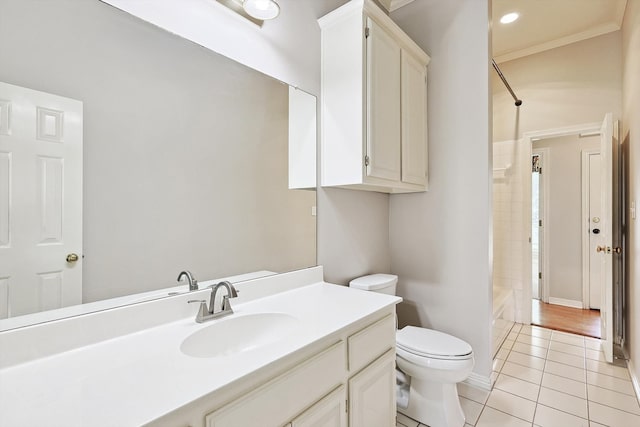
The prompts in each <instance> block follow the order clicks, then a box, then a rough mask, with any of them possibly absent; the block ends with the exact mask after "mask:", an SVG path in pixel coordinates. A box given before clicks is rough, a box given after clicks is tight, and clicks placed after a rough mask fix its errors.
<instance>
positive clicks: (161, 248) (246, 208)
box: [0, 0, 316, 330]
mask: <svg viewBox="0 0 640 427" xmlns="http://www.w3.org/2000/svg"><path fill="white" fill-rule="evenodd" d="M0 58H1V61H2V66H0V81H1V82H6V83H9V84H11V85H16V86H20V87H24V88H29V89H32V90H36V91H40V92H45V93H48V94H54V95H57V96H63V97H67V98H71V99H74V100H78V101H80V102H81V103H82V111H83V114H82V116H83V123H82V127H83V132H82V134H83V165H82V168H83V173H82V184H83V191H82V223H83V224H82V248H79V249H78V253H80V254H81V256H80V259H79V260H78V261H76V263H75V267H73V266H72V267H71V268H82V286H81V289H82V291H81V293H82V295H81V301H82V303H84V304H83V307H93V308H95V309H104V308H107V307H112V306H117V305H121V304H128V303H131V302H137V301H140V300H141V299H144V298H147V296H148V295H152V296H153V295H157V296H158V297H159V296H164V295H166V293H165V292H164V290H165V289H173V288H175V287H176V286H178V284H177V283H176V278H177V276H178V273H179V272H180V271H181V270H190V271H191V272H192V273H193V275H194V276H195V277H196V279H198V280H200V281H205V280H211V279H219V278H223V277H229V276H239V277H236V279H234V280H242V279H245V278H251V277H255V276H256V275H266V274H273V273H278V272H284V271H291V270H295V269H300V268H305V267H309V266H313V265H315V264H316V221H315V204H316V196H315V191H310V190H309V189H308V188H307V189H303V188H299V187H296V186H295V185H294V186H292V188H289V187H290V185H291V183H290V178H289V163H288V162H289V160H288V152H289V151H291V150H290V149H289V147H288V144H289V143H290V142H294V141H289V137H288V135H289V127H290V123H289V116H290V115H289V92H290V88H289V87H288V86H287V85H286V84H283V83H282V82H280V81H277V80H275V79H273V78H271V77H269V76H266V75H264V74H261V73H260V72H257V71H255V70H253V69H249V68H247V67H245V66H243V65H241V64H238V63H236V62H234V61H232V60H230V59H228V58H225V57H223V56H221V55H218V54H216V53H214V52H212V51H210V50H207V49H205V48H203V47H201V46H199V45H196V44H194V43H192V42H190V41H187V40H184V39H182V38H180V37H178V36H175V35H173V34H170V33H168V32H166V31H164V30H162V29H160V28H157V27H155V26H153V25H151V24H149V23H147V22H144V21H141V20H139V19H137V18H135V17H133V16H131V15H128V14H127V13H125V12H122V11H120V10H118V9H116V8H113V7H111V6H109V5H107V4H105V3H102V2H100V1H99V0H47V1H41V0H0ZM294 92H295V91H294ZM298 92H299V91H298ZM300 95H301V96H302V97H303V98H307V105H309V99H311V101H310V102H311V105H312V106H315V98H313V97H312V96H311V95H308V94H304V93H300ZM0 98H1V96H0ZM307 110H308V109H307ZM312 115H313V117H312V119H311V120H307V125H309V126H311V125H312V126H314V128H313V129H314V130H312V131H311V132H312V134H313V135H314V136H315V109H313V112H312ZM292 116H297V115H292ZM302 133H305V132H302ZM308 133H309V132H307V134H308ZM313 143H314V144H315V141H313ZM307 144H308V141H307ZM0 151H2V146H1V145H0ZM0 166H1V165H0ZM313 167H314V168H315V165H313ZM3 176H4V175H3ZM311 188H313V187H311ZM16 191H19V190H15V189H14V190H13V194H14V195H15V194H16ZM5 249H6V248H0V258H1V257H2V256H3V252H2V251H5ZM5 253H6V252H5ZM1 265H2V260H1V259H0V266H1ZM65 268H70V266H69V263H64V264H63V266H62V267H61V269H60V271H61V275H64V273H65ZM36 274H38V273H36ZM247 274H248V275H247ZM0 279H2V280H0V303H1V302H2V301H4V306H3V307H0V318H4V319H3V320H0V330H2V329H8V328H11V327H15V326H16V325H24V324H29V323H32V322H38V321H43V320H49V319H52V318H56V317H59V316H66V315H69V314H70V313H73V312H74V310H69V309H62V310H60V309H57V310H56V309H55V308H56V305H55V304H54V303H51V302H47V301H44V300H43V298H44V297H43V295H45V294H47V295H50V294H53V295H58V297H57V298H58V300H59V301H58V303H59V305H61V306H66V305H68V304H65V302H64V301H61V299H62V298H60V297H59V295H60V293H59V291H58V290H57V289H56V288H52V289H49V290H42V289H40V290H34V291H33V292H32V293H31V294H29V295H30V296H28V297H25V298H23V299H25V300H27V301H26V302H25V301H21V302H17V303H16V304H14V305H13V306H14V307H21V308H20V310H17V309H13V310H12V309H11V305H12V304H11V297H12V295H15V294H16V293H15V292H12V289H15V286H20V283H12V278H11V274H8V273H6V272H2V271H0ZM49 282H55V283H58V282H59V281H58V282H56V281H49ZM55 283H54V285H55ZM43 286H44V285H43ZM12 287H13V288H12ZM41 287H42V286H41ZM176 289H177V290H178V291H180V292H182V291H187V289H188V288H187V285H186V284H180V285H179V286H178V288H176ZM156 291H157V293H156V294H153V292H156ZM127 295H135V296H133V297H125V296H127ZM137 295H143V296H145V297H144V298H139V297H138V296H137ZM54 302H55V301H54ZM51 308H53V309H54V310H53V311H49V312H48V313H49V315H42V314H40V315H33V314H29V313H31V312H37V311H39V310H41V309H51ZM76 311H77V310H76ZM81 311H86V310H81ZM16 315H23V316H20V317H21V318H23V319H28V318H31V319H33V321H32V322H31V321H29V320H24V321H19V320H17V319H18V318H17V317H15V316H16Z"/></svg>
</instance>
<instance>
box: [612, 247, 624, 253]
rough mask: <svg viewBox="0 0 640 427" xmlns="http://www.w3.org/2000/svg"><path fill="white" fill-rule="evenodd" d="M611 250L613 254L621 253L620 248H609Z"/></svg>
mask: <svg viewBox="0 0 640 427" xmlns="http://www.w3.org/2000/svg"><path fill="white" fill-rule="evenodd" d="M611 251H612V252H613V253H615V254H619V253H622V248H611Z"/></svg>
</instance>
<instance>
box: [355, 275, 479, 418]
mask: <svg viewBox="0 0 640 427" xmlns="http://www.w3.org/2000/svg"><path fill="white" fill-rule="evenodd" d="M397 281H398V277H397V276H395V275H392V274H372V275H369V276H364V277H360V278H357V279H354V280H352V281H351V282H350V284H349V286H350V287H353V288H356V289H362V290H366V291H373V292H381V293H385V294H395V290H396V284H397ZM396 365H397V367H398V369H400V370H401V371H402V372H404V373H405V374H406V375H408V376H409V377H410V378H411V385H410V389H409V404H408V406H407V407H406V408H401V407H398V411H399V412H401V413H402V414H404V415H406V416H408V417H410V418H413V419H414V420H416V421H419V422H421V423H422V424H426V425H428V426H430V427H462V426H464V423H465V416H464V413H463V411H462V407H461V406H460V399H459V398H458V392H457V387H456V384H457V383H459V382H461V381H464V380H465V379H467V378H468V377H469V375H470V374H471V371H472V370H473V365H474V359H473V350H472V348H471V346H470V345H469V344H468V343H466V342H465V341H463V340H461V339H459V338H456V337H453V336H451V335H448V334H445V333H443V332H439V331H434V330H432V329H426V328H420V327H416V326H406V327H404V328H402V329H400V330H398V331H397V332H396Z"/></svg>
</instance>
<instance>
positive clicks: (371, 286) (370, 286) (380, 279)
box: [349, 274, 398, 295]
mask: <svg viewBox="0 0 640 427" xmlns="http://www.w3.org/2000/svg"><path fill="white" fill-rule="evenodd" d="M397 283H398V276H396V275H395V274H370V275H368V276H362V277H358V278H357V279H353V280H352V281H351V282H349V287H351V288H356V289H362V290H363V291H373V292H378V293H381V294H389V295H395V294H396V284H397Z"/></svg>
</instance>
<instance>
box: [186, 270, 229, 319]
mask: <svg viewBox="0 0 640 427" xmlns="http://www.w3.org/2000/svg"><path fill="white" fill-rule="evenodd" d="M220 287H224V288H226V289H227V295H224V296H223V297H222V305H221V307H220V310H218V311H216V309H215V303H216V294H217V293H218V289H220ZM210 288H211V299H210V301H209V307H208V308H207V301H205V300H198V299H194V300H189V301H187V302H188V303H189V304H191V303H194V302H199V303H200V308H199V310H198V314H196V322H198V323H202V322H206V321H207V320H212V319H217V318H219V317H223V316H227V315H229V314H233V309H232V308H231V303H230V302H229V298H235V297H237V296H238V291H237V290H236V288H234V287H233V285H232V284H231V282H227V281H226V280H225V281H224V282H220V283H217V284H215V285H211V286H210Z"/></svg>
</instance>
